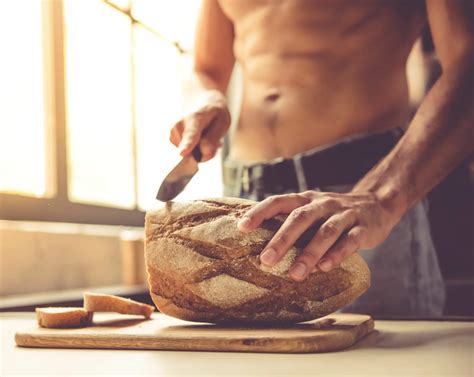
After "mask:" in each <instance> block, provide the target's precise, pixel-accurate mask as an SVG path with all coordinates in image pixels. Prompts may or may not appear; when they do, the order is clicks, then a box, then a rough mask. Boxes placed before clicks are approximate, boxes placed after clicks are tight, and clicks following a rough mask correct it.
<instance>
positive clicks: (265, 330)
mask: <svg viewBox="0 0 474 377" xmlns="http://www.w3.org/2000/svg"><path fill="white" fill-rule="evenodd" d="M373 329H374V321H373V320H372V318H371V317H370V316H368V315H361V314H342V313H334V314H331V315H329V316H327V317H324V318H320V319H318V320H315V321H311V322H305V323H301V324H294V325H289V326H275V327H253V328H252V327H227V326H218V325H212V324H205V323H193V322H186V321H181V320H179V319H175V318H171V317H168V316H166V315H164V314H160V313H155V314H154V315H153V316H152V319H151V320H141V319H137V317H132V316H123V315H119V314H113V313H96V314H95V315H94V324H93V325H92V326H91V327H86V328H79V329H44V328H40V327H38V326H37V325H36V324H35V325H33V323H32V326H31V330H27V331H21V332H17V333H16V334H15V341H16V344H17V345H18V346H20V347H42V348H107V349H152V350H180V351H237V352H280V353H306V352H328V351H339V350H342V349H344V348H347V347H349V346H351V345H353V344H354V343H356V342H357V341H358V340H360V339H361V338H363V337H364V336H365V335H367V334H368V333H370V332H371V331H372V330H373Z"/></svg>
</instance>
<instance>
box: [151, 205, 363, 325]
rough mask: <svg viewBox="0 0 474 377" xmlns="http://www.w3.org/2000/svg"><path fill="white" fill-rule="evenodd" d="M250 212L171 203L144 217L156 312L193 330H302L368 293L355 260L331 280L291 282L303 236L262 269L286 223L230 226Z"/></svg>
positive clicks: (327, 276)
mask: <svg viewBox="0 0 474 377" xmlns="http://www.w3.org/2000/svg"><path fill="white" fill-rule="evenodd" d="M254 204H255V202H253V201H249V200H243V199H235V198H225V199H209V200H199V201H194V202H187V203H173V202H170V203H167V205H166V207H165V208H163V209H161V210H158V211H153V212H149V213H147V216H146V244H145V256H146V265H147V271H148V283H149V286H150V293H151V297H152V299H153V301H154V302H155V304H156V306H157V307H158V309H159V310H160V311H161V312H163V313H165V314H168V315H171V316H173V317H177V318H181V319H184V320H189V321H197V322H212V323H225V322H268V323H278V322H280V323H283V322H284V323H290V322H302V321H308V320H312V319H315V318H319V317H322V316H325V315H327V314H329V313H332V312H333V311H335V310H337V309H339V308H341V307H343V306H344V305H346V304H348V303H349V302H351V301H352V300H354V299H355V298H357V297H358V296H360V295H361V294H362V293H363V292H364V291H365V290H367V288H368V287H369V285H370V272H369V269H368V267H367V265H366V263H365V262H364V260H363V259H362V258H361V257H360V256H359V255H358V254H353V255H352V256H351V257H349V258H347V259H346V260H345V261H344V262H343V263H342V264H341V266H339V267H338V268H335V269H333V270H332V271H330V272H322V271H317V270H315V271H314V272H313V273H311V274H310V276H309V277H308V278H307V279H306V280H305V281H303V282H295V281H293V280H291V279H290V278H289V277H288V269H289V267H290V266H291V265H292V262H293V261H294V259H295V257H296V256H297V255H298V254H299V253H300V252H301V250H302V249H303V248H304V245H305V244H307V242H308V241H309V239H307V240H305V236H304V235H303V236H302V237H301V239H300V240H298V241H297V242H296V244H295V245H294V247H292V248H291V249H290V250H289V251H288V253H287V254H286V255H285V257H284V258H283V260H281V261H280V262H279V263H278V264H277V265H276V266H274V267H272V268H268V267H265V266H263V265H261V264H260V262H259V254H260V253H261V252H262V250H263V249H264V247H265V246H266V244H267V243H268V241H270V239H271V238H272V236H273V235H274V234H275V232H276V230H277V229H278V228H279V226H281V224H282V222H283V221H284V220H285V217H284V216H278V217H277V218H275V219H273V220H269V221H266V222H265V223H264V224H263V226H262V227H261V228H259V229H256V230H254V231H252V232H250V233H242V232H240V231H239V230H238V229H237V221H238V220H239V218H240V217H241V216H242V215H243V214H244V213H245V212H246V211H247V210H248V209H249V208H251V207H252V206H253V205H254ZM313 232H314V231H313ZM310 233H311V232H310Z"/></svg>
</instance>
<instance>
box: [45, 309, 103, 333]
mask: <svg viewBox="0 0 474 377" xmlns="http://www.w3.org/2000/svg"><path fill="white" fill-rule="evenodd" d="M93 315H94V313H92V312H88V311H87V310H85V309H83V308H59V307H52V308H36V319H37V320H38V325H40V326H41V327H47V328H71V327H82V326H88V325H90V324H91V323H92V318H93Z"/></svg>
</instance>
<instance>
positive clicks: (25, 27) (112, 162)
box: [0, 0, 222, 225]
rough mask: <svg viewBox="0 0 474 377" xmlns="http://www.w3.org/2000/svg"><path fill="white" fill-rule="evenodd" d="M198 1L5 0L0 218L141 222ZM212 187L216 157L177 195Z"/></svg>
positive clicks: (176, 109) (216, 182) (169, 162)
mask: <svg viewBox="0 0 474 377" xmlns="http://www.w3.org/2000/svg"><path fill="white" fill-rule="evenodd" d="M199 3H200V2H199V1H189V0H179V1H177V0H174V1H172V2H171V1H167V2H163V1H153V0H129V1H128V0H85V1H76V0H62V1H41V0H34V1H33V0H32V1H30V2H28V7H26V6H25V3H21V4H20V3H19V2H14V1H8V2H6V3H4V4H3V8H4V9H3V10H4V11H3V12H2V16H0V17H1V18H2V22H0V43H1V45H2V49H3V51H8V54H5V57H6V58H3V59H2V60H1V61H0V80H1V82H2V83H6V84H2V86H0V106H1V107H0V109H1V110H0V127H1V128H0V200H1V214H0V217H2V218H6V219H15V220H48V221H66V222H87V223H97V224H123V225H142V224H143V214H144V211H145V210H147V209H150V208H153V207H156V206H159V205H160V204H159V202H157V201H156V200H155V199H154V198H155V194H156V191H157V189H158V186H159V184H160V182H161V180H162V179H163V178H164V176H165V175H166V173H167V172H168V171H169V169H170V168H171V167H172V166H173V164H175V163H176V162H177V161H178V159H179V156H178V155H177V152H176V149H175V148H174V147H173V146H172V145H171V144H170V142H169V140H168V133H169V129H170V127H171V126H172V125H173V124H174V122H176V121H177V120H178V119H179V116H180V115H182V113H181V112H182V109H181V108H180V103H181V97H182V93H181V84H182V82H183V79H184V78H185V77H186V76H187V75H188V73H189V72H190V69H191V55H190V51H191V48H192V40H193V33H194V28H195V21H196V16H197V12H198V6H199ZM18 19H22V20H23V21H22V23H21V24H18V23H17V22H16V20H18ZM177 20H179V21H177ZM208 182H213V184H212V185H209V184H208ZM221 194H222V184H221V177H220V158H219V156H216V158H215V159H213V161H211V162H208V163H206V164H202V166H201V167H200V172H199V173H198V174H197V176H196V177H195V178H194V179H193V180H192V181H191V183H190V184H189V186H188V187H187V189H186V190H185V192H183V194H181V195H180V197H178V199H179V200H184V199H192V198H198V197H203V196H220V195H221Z"/></svg>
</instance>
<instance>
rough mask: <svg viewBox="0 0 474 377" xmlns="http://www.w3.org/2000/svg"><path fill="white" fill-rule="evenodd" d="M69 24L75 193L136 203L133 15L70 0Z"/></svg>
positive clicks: (94, 1) (93, 1) (86, 198)
mask: <svg viewBox="0 0 474 377" xmlns="http://www.w3.org/2000/svg"><path fill="white" fill-rule="evenodd" d="M65 25H66V88H67V93H66V96H67V133H68V135H67V136H68V153H69V156H68V158H69V161H68V162H69V194H70V198H71V200H74V201H79V202H88V203H99V204H105V205H111V206H120V207H124V208H131V207H133V206H134V204H135V193H134V179H135V178H134V168H133V166H134V163H133V161H134V160H133V143H132V112H131V62H130V53H131V51H130V50H131V48H130V37H131V27H130V20H129V18H128V17H127V16H125V15H123V14H122V13H121V12H119V11H117V10H115V9H113V8H112V7H111V6H109V5H107V4H105V3H103V2H101V1H98V0H86V1H76V0H67V1H66V2H65Z"/></svg>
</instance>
